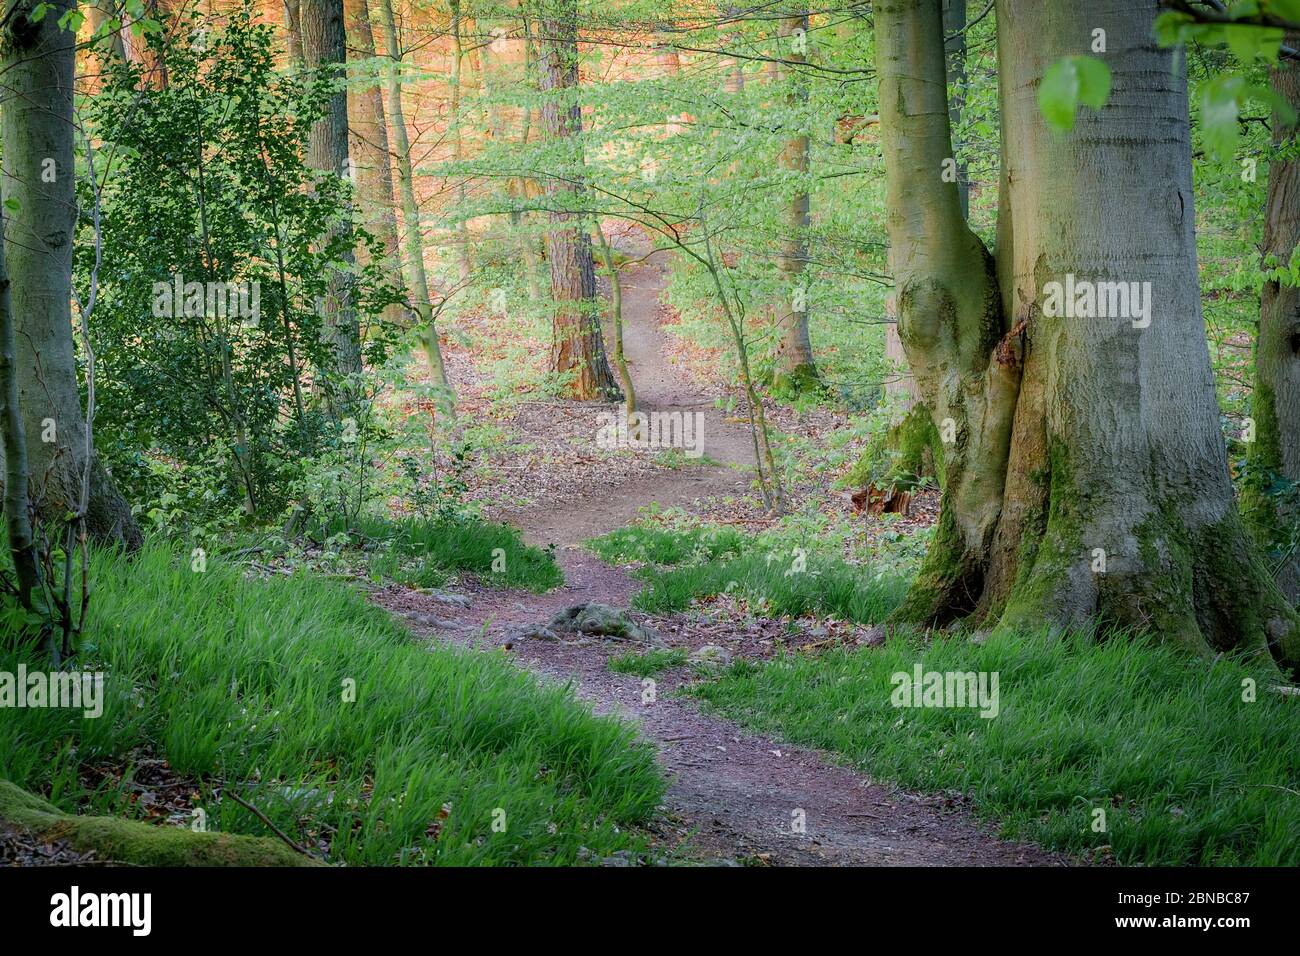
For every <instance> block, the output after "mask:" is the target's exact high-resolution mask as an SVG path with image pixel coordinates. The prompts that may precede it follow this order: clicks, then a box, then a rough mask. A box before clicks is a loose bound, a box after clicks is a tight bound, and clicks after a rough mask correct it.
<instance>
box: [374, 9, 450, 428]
mask: <svg viewBox="0 0 1300 956" xmlns="http://www.w3.org/2000/svg"><path fill="white" fill-rule="evenodd" d="M378 12H379V24H380V27H381V28H382V30H383V33H384V49H385V51H386V53H387V56H388V58H389V59H390V60H392V64H391V66H390V68H389V70H388V77H387V82H388V122H389V125H390V126H391V127H392V132H393V148H394V150H395V152H396V154H397V182H398V188H399V190H400V192H401V195H402V226H403V228H404V229H405V231H406V236H405V240H404V242H403V246H404V251H405V254H404V255H403V257H402V260H403V266H404V268H405V270H406V288H407V289H408V290H409V292H410V296H411V299H412V305H413V306H414V308H415V313H416V316H417V317H418V319H419V323H420V341H421V343H422V344H423V345H424V352H425V356H426V358H427V359H428V362H429V379H430V383H431V384H432V385H433V389H434V395H435V400H436V402H437V404H438V410H439V412H440V413H441V414H443V415H445V416H446V417H447V418H449V419H450V420H451V421H452V422H453V423H454V422H455V420H456V393H455V391H454V390H453V388H452V385H451V382H450V381H449V380H448V378H447V367H446V364H445V363H444V362H443V359H442V347H441V345H440V344H439V342H438V329H437V326H436V325H435V323H434V317H433V304H432V299H431V298H430V295H429V276H428V273H427V272H426V271H425V268H424V243H423V242H422V241H421V232H420V205H419V203H418V202H417V201H416V198H415V171H414V169H413V168H412V166H411V142H410V139H409V138H408V137H407V133H406V113H405V112H404V111H403V108H402V75H401V67H402V49H401V45H400V44H399V43H398V37H397V21H396V19H395V18H394V16H393V4H392V0H378Z"/></svg>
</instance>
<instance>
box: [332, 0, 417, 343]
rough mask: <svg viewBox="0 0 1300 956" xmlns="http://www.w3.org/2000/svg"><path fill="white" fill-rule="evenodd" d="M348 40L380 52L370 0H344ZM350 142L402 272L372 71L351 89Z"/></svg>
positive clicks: (367, 213)
mask: <svg viewBox="0 0 1300 956" xmlns="http://www.w3.org/2000/svg"><path fill="white" fill-rule="evenodd" d="M344 14H345V15H346V16H347V28H348V35H349V44H350V46H351V47H352V49H353V50H355V51H356V53H357V56H358V57H359V58H360V59H365V60H371V59H374V56H375V36H374V31H373V29H372V28H371V26H370V5H369V3H368V0H344ZM348 142H349V148H350V150H351V155H352V158H353V160H354V161H355V163H356V170H357V194H358V196H359V197H360V200H361V212H362V215H363V219H364V221H365V223H366V227H367V228H368V229H369V230H370V231H371V232H372V233H374V235H375V236H377V237H378V238H379V240H380V241H381V242H382V243H383V244H384V257H385V259H387V261H388V262H390V263H392V264H393V265H394V267H395V268H396V270H397V271H398V272H399V273H400V272H401V265H400V262H399V258H398V257H399V255H400V251H399V249H398V240H397V208H396V207H395V206H394V205H393V164H392V154H391V153H390V151H389V148H388V124H387V122H386V121H385V118H384V91H383V82H382V79H380V78H379V77H375V78H374V79H373V80H372V79H370V78H369V76H368V77H367V80H366V82H365V83H364V84H361V85H355V86H352V87H351V88H349V90H348ZM357 261H358V262H359V263H360V264H361V265H365V264H366V262H367V261H368V256H367V253H366V251H365V247H364V246H361V245H358V246H357ZM404 311H405V310H403V308H402V307H401V305H400V304H398V305H394V306H390V307H389V309H388V310H386V318H387V320H388V322H390V323H392V324H393V325H400V324H402V315H403V312H404Z"/></svg>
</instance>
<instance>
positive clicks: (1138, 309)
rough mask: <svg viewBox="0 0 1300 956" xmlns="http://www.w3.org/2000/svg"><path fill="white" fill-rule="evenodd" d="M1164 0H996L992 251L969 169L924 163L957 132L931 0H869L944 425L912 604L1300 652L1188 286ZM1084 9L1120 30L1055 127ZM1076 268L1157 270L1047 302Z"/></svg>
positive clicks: (1185, 151) (1177, 112)
mask: <svg viewBox="0 0 1300 956" xmlns="http://www.w3.org/2000/svg"><path fill="white" fill-rule="evenodd" d="M1157 10H1158V4H1157V3H1155V2H1154V0H1151V2H1143V3H1138V4H1134V3H1132V2H1129V0H1091V2H1088V3H1083V4H1077V5H1075V6H1073V7H1070V8H1065V7H1063V6H1060V5H1045V4H1042V3H1040V2H1039V0H999V4H998V26H999V57H998V59H999V64H1000V70H1001V75H1000V77H999V79H1000V84H999V85H1000V88H1001V91H1002V103H1001V109H1002V131H1003V175H1004V178H1005V183H1006V187H1005V188H1004V203H1003V206H1002V210H1001V215H1002V216H1004V217H1008V219H1007V222H1006V223H1005V224H1003V226H1004V228H1003V229H1002V230H1001V237H1000V241H999V247H998V248H999V253H1000V258H999V261H998V263H997V268H996V271H995V270H994V269H993V268H991V265H992V263H991V262H990V260H989V257H988V254H987V252H985V250H984V249H983V248H982V246H980V245H979V243H978V241H974V237H973V236H972V234H971V233H970V231H969V229H967V228H966V226H965V224H964V222H963V220H962V217H961V208H960V203H959V197H958V194H957V190H956V184H955V183H943V182H942V180H941V178H940V177H938V176H936V175H935V172H936V171H937V170H938V169H940V163H941V161H942V159H943V158H945V157H948V156H951V155H952V153H951V142H950V138H951V137H950V134H949V129H948V113H947V105H946V103H945V102H944V92H943V91H944V82H943V80H944V77H943V44H942V25H941V24H942V20H941V9H940V0H906V2H903V0H884V2H880V3H877V4H876V6H875V11H876V29H877V58H878V59H877V64H878V70H879V74H880V84H881V96H880V102H881V123H882V128H883V132H884V136H885V157H886V166H887V183H888V191H889V199H888V206H889V212H888V219H889V228H890V239H891V248H892V249H893V253H894V256H895V268H896V270H897V272H898V276H899V318H900V323H901V330H902V340H903V345H904V347H905V349H906V350H907V354H908V358H909V360H910V361H911V364H912V367H913V369H914V370H915V372H916V377H917V383H918V387H919V388H920V391H921V396H922V398H923V399H924V400H925V401H926V403H927V405H929V406H930V408H931V410H932V414H933V418H934V423H935V426H936V428H937V429H938V430H939V432H940V435H941V437H945V438H946V437H949V436H951V437H952V441H950V442H946V443H945V445H944V453H945V464H946V468H947V472H948V474H947V483H946V485H945V489H944V502H943V513H942V515H941V519H940V524H939V526H938V529H937V532H936V535H935V538H934V540H933V542H932V545H931V549H930V553H929V554H928V555H927V558H926V564H925V570H924V573H923V574H922V575H921V577H920V578H918V581H917V582H916V584H915V585H914V587H913V589H912V593H911V594H909V596H908V599H907V601H906V602H905V603H904V605H903V607H902V608H901V609H900V617H902V618H904V619H912V620H920V621H940V622H941V621H943V620H945V619H951V618H953V617H957V616H960V615H962V614H965V613H968V612H971V611H974V612H975V619H976V620H977V621H980V620H982V621H987V622H990V623H997V624H999V625H1000V626H1003V627H1008V628H1013V629H1017V630H1025V629H1033V630H1037V629H1039V628H1041V627H1044V626H1048V627H1052V628H1068V627H1084V626H1090V625H1094V624H1101V625H1107V626H1110V625H1113V626H1118V627H1122V628H1129V629H1132V630H1135V631H1149V632H1153V633H1155V634H1157V635H1159V636H1161V637H1164V638H1166V639H1169V640H1173V641H1177V642H1180V643H1182V644H1184V645H1185V646H1188V647H1191V648H1194V649H1196V650H1197V651H1200V652H1203V653H1208V652H1210V651H1211V650H1226V649H1230V648H1242V649H1245V650H1247V651H1249V652H1253V653H1257V654H1261V655H1264V654H1267V653H1268V652H1269V651H1271V652H1272V654H1273V656H1274V658H1275V659H1276V660H1278V661H1279V662H1281V663H1283V664H1284V665H1286V666H1294V665H1296V664H1298V663H1300V616H1297V614H1296V613H1295V611H1294V610H1293V609H1292V608H1291V607H1290V605H1289V604H1288V603H1287V601H1286V599H1285V598H1284V597H1283V595H1282V594H1281V592H1280V591H1279V590H1278V588H1277V586H1276V585H1275V584H1274V583H1273V581H1272V580H1271V578H1270V576H1269V574H1268V572H1267V569H1266V568H1265V567H1264V566H1263V564H1262V562H1261V560H1260V557H1259V555H1258V553H1257V552H1256V551H1255V550H1254V548H1253V546H1252V542H1251V541H1250V540H1249V538H1248V536H1247V535H1246V533H1245V531H1244V529H1243V526H1242V523H1241V521H1240V519H1239V518H1238V516H1237V512H1236V508H1235V503H1234V501H1233V493H1232V486H1231V483H1230V481H1229V478H1228V470H1227V461H1226V449H1225V447H1224V442H1223V436H1222V434H1221V432H1220V429H1219V425H1218V419H1219V416H1218V410H1217V408H1216V406H1215V402H1214V382H1213V374H1212V370H1211V368H1210V359H1209V351H1208V349H1207V347H1206V344H1205V326H1204V321H1203V319H1202V316H1201V310H1200V297H1199V291H1198V287H1197V270H1196V245H1195V236H1194V232H1193V227H1194V215H1193V209H1192V185H1191V149H1190V123H1189V119H1188V114H1187V89H1186V81H1185V77H1184V75H1183V74H1182V73H1181V72H1180V70H1179V68H1178V67H1177V66H1176V64H1175V62H1174V59H1173V55H1172V54H1171V53H1170V52H1169V51H1163V50H1160V49H1158V48H1157V47H1156V46H1155V45H1154V44H1153V43H1151V42H1150V41H1149V39H1148V38H1149V37H1150V35H1151V29H1152V22H1153V20H1154V17H1155V15H1156V13H1157ZM1094 28H1101V29H1104V30H1105V31H1106V34H1107V36H1108V37H1109V38H1110V44H1111V50H1110V52H1109V53H1108V54H1107V55H1106V59H1107V62H1108V63H1109V65H1110V67H1111V70H1112V74H1113V78H1114V84H1113V90H1112V93H1111V97H1110V101H1109V102H1108V103H1107V105H1106V107H1105V108H1104V109H1102V110H1101V111H1100V112H1098V113H1095V114H1094V113H1087V114H1085V115H1083V116H1081V117H1080V118H1079V120H1078V122H1077V124H1076V126H1075V128H1074V130H1073V131H1072V132H1071V133H1070V134H1068V135H1056V134H1054V133H1052V132H1051V131H1050V130H1049V129H1048V127H1047V125H1046V124H1045V122H1044V121H1043V119H1042V117H1041V115H1040V113H1039V107H1038V102H1037V86H1038V82H1039V80H1040V79H1041V77H1042V76H1043V74H1044V73H1045V72H1046V70H1047V69H1048V67H1049V66H1051V65H1052V64H1053V63H1054V62H1056V61H1057V60H1058V59H1060V58H1061V57H1063V56H1067V55H1071V54H1074V53H1077V52H1079V50H1078V47H1079V45H1080V43H1081V42H1082V41H1080V40H1079V38H1080V37H1085V38H1086V37H1087V36H1089V35H1090V32H1091V30H1092V29H1094ZM937 236H942V237H946V238H940V239H937V240H936V238H935V237H937ZM1067 276H1074V277H1076V278H1078V279H1079V280H1083V281H1087V282H1108V283H1111V282H1113V283H1119V282H1124V283H1128V282H1138V283H1139V284H1140V283H1150V285H1149V286H1147V287H1145V288H1146V289H1149V294H1148V293H1147V292H1146V291H1143V287H1141V285H1140V286H1139V289H1138V293H1137V295H1136V296H1133V297H1132V298H1130V308H1129V309H1124V308H1123V307H1122V306H1119V302H1120V300H1119V296H1118V293H1117V292H1116V293H1115V295H1114V296H1113V297H1110V296H1109V295H1108V293H1106V292H1105V291H1103V295H1104V296H1108V297H1109V298H1112V299H1113V301H1115V303H1116V305H1117V306H1118V307H1116V308H1107V309H1106V310H1105V311H1106V312H1107V315H1096V316H1095V317H1069V318H1067V317H1065V315H1064V314H1059V313H1063V312H1064V310H1063V309H1058V308H1057V307H1056V306H1054V305H1052V304H1051V303H1052V301H1053V298H1054V297H1055V299H1056V301H1057V302H1058V303H1059V299H1060V288H1059V287H1057V290H1056V292H1055V293H1054V292H1053V291H1052V290H1053V285H1052V283H1061V284H1062V285H1067V284H1068V283H1070V282H1072V281H1073V280H1071V279H1067ZM1088 288H1092V287H1091V286H1089V287H1088ZM1004 301H1005V302H1006V307H1005V311H1004V307H1003V305H1002V303H1003V302H1004ZM1079 301H1081V302H1082V301H1083V300H1082V299H1080V300H1079ZM1143 301H1144V302H1145V303H1146V305H1145V306H1141V305H1140V303H1141V302H1143ZM1084 304H1085V307H1086V302H1085V303H1084ZM1094 311H1095V310H1094ZM1148 317H1149V322H1148V321H1147V318H1148ZM1022 367H1023V371H1022ZM1017 385H1018V389H1017ZM959 390H964V393H965V394H964V395H959V394H958V391H959ZM1012 411H1014V426H1013V428H1010V429H1009V428H1008V427H1007V426H1008V423H1009V422H1010V421H1011V413H1012ZM946 424H947V425H948V426H949V428H947V429H946V428H945V425H946ZM1008 442H1009V445H1008Z"/></svg>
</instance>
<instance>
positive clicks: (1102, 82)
mask: <svg viewBox="0 0 1300 956" xmlns="http://www.w3.org/2000/svg"><path fill="white" fill-rule="evenodd" d="M1075 67H1076V69H1077V70H1078V71H1079V102H1080V103H1082V104H1083V105H1084V106H1087V107H1089V108H1091V109H1094V110H1099V109H1101V108H1102V107H1103V106H1105V105H1106V100H1107V99H1108V98H1109V97H1110V67H1108V66H1107V65H1106V64H1105V63H1103V62H1102V61H1101V60H1099V59H1097V58H1096V57H1092V56H1080V57H1075Z"/></svg>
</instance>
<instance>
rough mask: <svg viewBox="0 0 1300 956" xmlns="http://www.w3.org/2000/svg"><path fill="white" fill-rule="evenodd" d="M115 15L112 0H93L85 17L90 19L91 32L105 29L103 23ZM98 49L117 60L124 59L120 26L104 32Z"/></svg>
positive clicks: (124, 53) (94, 32)
mask: <svg viewBox="0 0 1300 956" xmlns="http://www.w3.org/2000/svg"><path fill="white" fill-rule="evenodd" d="M116 15H117V11H116V10H114V9H113V3H112V0H94V2H93V3H91V4H90V5H89V7H88V9H87V18H88V19H89V20H90V31H91V34H92V35H94V34H97V33H100V32H101V31H103V30H104V29H105V24H107V23H108V22H109V21H110V20H112V19H113V18H114V17H115V16H116ZM98 45H99V49H100V50H102V51H103V52H104V53H107V54H109V55H111V56H114V57H117V59H118V60H125V59H126V44H125V43H124V42H123V40H122V27H121V26H120V25H119V26H118V29H116V30H113V31H111V32H108V33H106V34H105V36H104V38H103V39H101V40H100V41H99V44H98Z"/></svg>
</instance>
